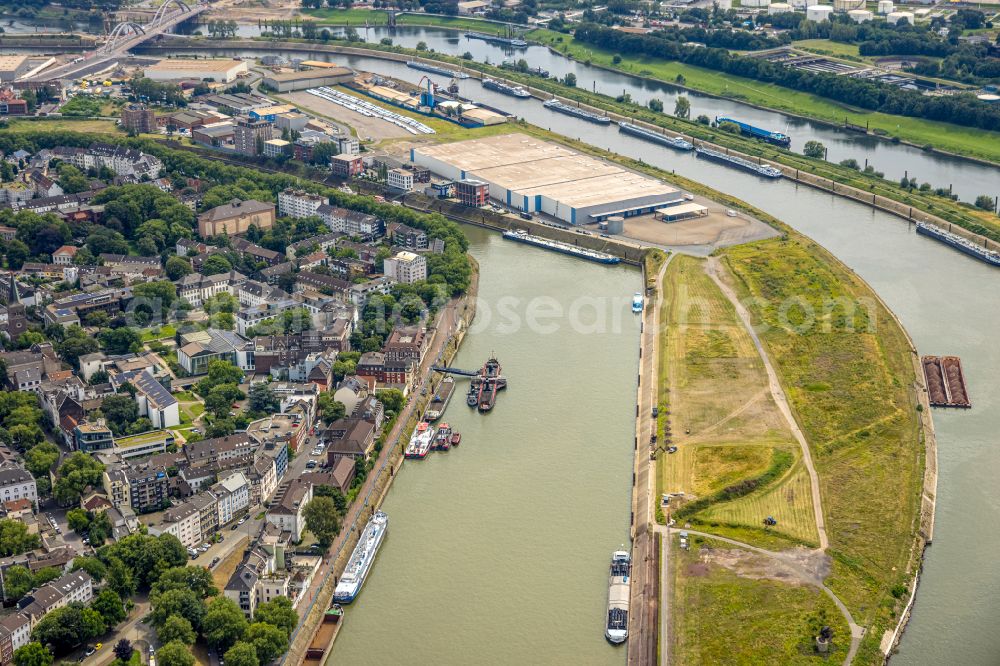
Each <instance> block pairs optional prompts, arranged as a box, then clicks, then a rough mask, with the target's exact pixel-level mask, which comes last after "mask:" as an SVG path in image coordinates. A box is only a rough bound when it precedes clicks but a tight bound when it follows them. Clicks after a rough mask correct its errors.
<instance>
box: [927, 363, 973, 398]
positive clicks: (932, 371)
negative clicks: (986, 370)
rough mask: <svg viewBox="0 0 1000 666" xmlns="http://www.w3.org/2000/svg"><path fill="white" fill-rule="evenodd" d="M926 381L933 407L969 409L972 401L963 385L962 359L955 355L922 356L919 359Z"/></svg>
mask: <svg viewBox="0 0 1000 666" xmlns="http://www.w3.org/2000/svg"><path fill="white" fill-rule="evenodd" d="M920 362H921V365H923V367H924V379H925V380H926V382H927V398H928V401H929V402H930V403H931V406H933V407H961V408H963V409H969V408H970V407H972V402H971V401H970V400H969V392H968V390H967V389H966V386H965V374H964V373H963V372H962V360H961V359H960V358H958V357H957V356H924V357H923V358H922V359H920Z"/></svg>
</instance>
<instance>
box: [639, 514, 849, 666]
mask: <svg viewBox="0 0 1000 666" xmlns="http://www.w3.org/2000/svg"><path fill="white" fill-rule="evenodd" d="M653 529H655V530H656V531H658V532H660V533H662V534H663V535H664V540H665V541H669V539H668V538H667V537H668V536H669V535H670V534H671V533H674V532H681V531H683V532H687V533H688V534H696V535H698V536H701V537H705V538H708V539H715V540H716V541H722V542H723V543H728V544H730V545H733V546H739V547H740V548H743V549H745V550H749V551H751V552H754V553H757V554H759V555H764V556H766V557H770V558H773V559H775V560H777V561H779V562H780V563H781V564H782V565H783V566H784V567H785V569H786V570H787V571H789V572H790V573H792V574H794V575H795V577H796V578H797V579H798V580H799V581H801V582H803V583H805V584H807V585H812V586H813V587H818V588H820V589H821V590H823V592H825V593H826V595H827V596H828V597H830V599H831V600H832V601H833V603H834V604H835V605H836V606H837V608H838V609H839V610H840V612H841V614H842V615H843V616H844V619H845V620H847V626H848V627H850V628H851V647H850V648H849V649H848V651H847V656H846V657H845V658H844V666H849V664H850V663H851V662H852V661H854V656H855V655H856V654H857V652H858V647H859V646H860V645H861V639H862V638H863V637H864V635H865V630H864V627H861V626H859V625H858V624H856V623H855V622H854V616H853V615H851V611H850V610H848V608H847V606H846V605H844V602H843V601H841V600H840V599H839V598H838V597H837V595H836V594H834V593H833V590H831V589H830V588H828V587H827V586H826V584H825V583H824V582H823V576H822V575H821V574H819V573H817V572H815V571H811V570H810V569H808V568H807V567H805V566H803V564H802V559H801V558H800V557H794V556H792V555H789V554H786V553H779V552H775V551H773V550H766V549H764V548H759V547H757V546H751V545H750V544H748V543H743V542H742V541H736V540H735V539H729V538H727V537H721V536H717V535H715V534H709V533H708V532H699V531H697V530H687V529H685V530H681V529H680V528H677V527H664V526H663V525H656V526H655V527H654V528H653ZM813 552H814V553H816V554H817V555H822V554H823V551H822V550H816V551H813ZM664 663H666V662H664Z"/></svg>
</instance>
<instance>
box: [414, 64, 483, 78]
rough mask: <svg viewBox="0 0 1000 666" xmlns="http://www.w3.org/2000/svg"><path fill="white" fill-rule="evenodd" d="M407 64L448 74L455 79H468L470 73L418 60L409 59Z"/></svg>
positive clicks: (424, 70) (423, 69)
mask: <svg viewBox="0 0 1000 666" xmlns="http://www.w3.org/2000/svg"><path fill="white" fill-rule="evenodd" d="M406 66H407V67H409V68H411V69H419V70H420V71H421V72H430V73H431V74H440V75H441V76H448V77H451V78H453V79H467V78H469V75H468V74H466V73H465V72H460V71H457V70H454V69H448V68H447V67H440V66H438V65H429V64H427V63H423V62H417V61H416V60H407V61H406Z"/></svg>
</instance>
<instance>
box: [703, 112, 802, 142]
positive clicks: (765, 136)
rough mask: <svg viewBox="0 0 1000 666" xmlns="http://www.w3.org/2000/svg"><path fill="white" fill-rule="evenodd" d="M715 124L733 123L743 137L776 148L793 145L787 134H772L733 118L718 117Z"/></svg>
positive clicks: (769, 131)
mask: <svg viewBox="0 0 1000 666" xmlns="http://www.w3.org/2000/svg"><path fill="white" fill-rule="evenodd" d="M715 123H716V124H717V125H721V124H722V123H732V124H734V125H736V126H737V127H739V128H740V133H741V134H743V136H749V137H752V138H754V139H761V140H763V141H767V142H768V143H773V144H774V145H776V146H781V147H782V148H787V147H788V146H790V145H791V144H792V137H790V136H788V135H787V134H782V133H781V132H772V131H771V130H766V129H761V128H760V127H754V126H753V125H750V124H749V123H744V122H741V121H739V120H733V119H732V118H726V117H725V116H718V117H716V119H715Z"/></svg>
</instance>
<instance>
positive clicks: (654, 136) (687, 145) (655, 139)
mask: <svg viewBox="0 0 1000 666" xmlns="http://www.w3.org/2000/svg"><path fill="white" fill-rule="evenodd" d="M618 131H619V132H621V133H622V134H631V135H632V136H637V137H639V138H640V139H645V140H646V141H650V142H652V143H658V144H660V145H661V146H666V147H667V148H673V149H674V150H684V151H689V150H694V144H693V143H691V142H690V141H685V140H684V139H682V138H680V137H679V136H667V135H665V134H660V133H658V132H654V131H652V130H648V129H646V128H645V127H640V126H638V125H633V124H632V123H627V122H625V121H622V122H619V123H618Z"/></svg>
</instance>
